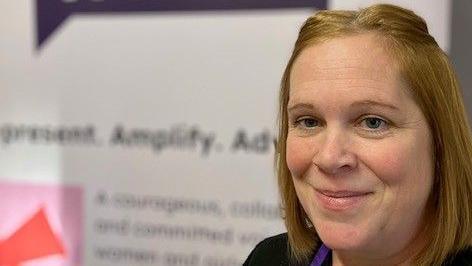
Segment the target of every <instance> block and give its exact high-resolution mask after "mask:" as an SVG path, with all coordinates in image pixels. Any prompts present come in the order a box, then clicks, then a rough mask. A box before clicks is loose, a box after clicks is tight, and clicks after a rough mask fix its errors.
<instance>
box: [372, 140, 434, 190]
mask: <svg viewBox="0 0 472 266" xmlns="http://www.w3.org/2000/svg"><path fill="white" fill-rule="evenodd" d="M415 140H416V141H415ZM373 148H374V147H373ZM365 154H368V155H369V156H368V158H367V157H366V158H364V159H365V161H366V164H367V165H369V166H370V168H371V170H373V171H374V172H375V173H376V175H377V177H378V178H380V179H381V180H382V181H383V182H384V183H385V184H387V185H388V184H391V185H394V184H412V183H413V184H418V183H421V182H426V181H428V180H429V179H431V178H432V177H431V176H432V166H431V165H432V162H431V160H432V159H431V157H430V148H429V146H428V143H427V142H426V141H418V139H408V138H405V139H402V140H401V141H394V142H390V143H383V144H381V147H377V146H376V148H374V149H370V151H368V152H366V153H365Z"/></svg>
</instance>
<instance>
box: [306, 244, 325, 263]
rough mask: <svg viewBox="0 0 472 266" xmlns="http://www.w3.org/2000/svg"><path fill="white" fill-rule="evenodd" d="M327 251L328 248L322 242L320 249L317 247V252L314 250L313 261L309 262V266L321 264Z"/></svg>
mask: <svg viewBox="0 0 472 266" xmlns="http://www.w3.org/2000/svg"><path fill="white" fill-rule="evenodd" d="M329 252H330V249H329V248H328V247H327V246H325V245H324V244H322V245H321V247H320V249H318V252H316V255H315V257H314V258H313V261H312V262H311V263H310V266H321V265H322V264H323V261H324V260H325V259H326V256H328V253H329Z"/></svg>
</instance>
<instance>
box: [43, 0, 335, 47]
mask: <svg viewBox="0 0 472 266" xmlns="http://www.w3.org/2000/svg"><path fill="white" fill-rule="evenodd" d="M301 7H310V8H317V9H326V8H327V0H36V12H37V14H36V16H37V22H36V23H37V39H36V40H37V42H36V47H37V49H39V48H41V46H42V45H43V44H44V43H45V41H46V40H47V39H48V37H49V36H50V35H51V34H52V33H53V32H54V31H55V30H56V29H57V28H58V27H59V26H60V25H61V24H62V22H64V21H65V20H66V19H67V18H68V17H69V16H71V15H73V14H84V13H86V14H93V13H95V14H109V13H137V12H147V13H149V12H166V11H167V12H169V11H205V10H207V11H208V10H244V9H247V10H249V9H281V8H301Z"/></svg>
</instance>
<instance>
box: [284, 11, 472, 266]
mask: <svg viewBox="0 0 472 266" xmlns="http://www.w3.org/2000/svg"><path fill="white" fill-rule="evenodd" d="M366 32H374V33H377V35H378V36H379V37H380V39H381V40H383V41H382V44H384V45H385V46H386V48H388V50H389V53H391V55H392V56H393V58H394V60H395V61H396V63H397V64H398V66H399V69H400V74H401V77H402V78H403V79H404V80H405V82H406V83H407V84H408V89H409V90H410V93H411V95H412V96H413V98H414V100H415V102H416V103H417V104H418V106H419V107H420V109H421V110H422V112H423V114H424V116H425V117H426V120H427V122H428V124H429V127H430V130H431V134H432V138H433V151H434V154H432V158H433V160H434V162H435V166H434V174H435V176H434V178H435V179H434V184H433V188H432V191H431V197H430V199H429V202H428V205H429V206H430V208H428V220H427V221H426V222H427V223H428V226H427V230H426V232H427V236H426V237H427V240H428V241H427V246H426V247H425V248H424V249H422V250H421V252H420V253H419V254H417V256H416V258H415V262H416V264H418V265H439V264H441V263H443V262H444V261H445V260H446V258H447V257H448V256H449V255H454V254H455V253H457V252H458V251H460V250H461V249H463V248H465V247H467V246H469V245H472V199H471V198H470V197H471V196H472V161H471V158H472V138H471V134H470V129H469V125H468V122H467V117H466V114H465V108H464V105H463V102H462V97H461V92H460V88H459V84H458V82H457V79H456V77H455V74H454V71H453V69H452V66H451V64H450V63H449V60H448V58H447V55H446V54H445V53H444V52H443V51H442V50H441V48H440V47H439V46H438V44H437V43H436V41H435V40H434V38H433V37H432V36H431V35H430V34H429V33H428V28H427V25H426V23H425V21H424V20H423V19H422V18H421V17H419V16H417V15H416V14H415V13H413V12H412V11H410V10H407V9H403V8H400V7H396V6H393V5H386V4H380V5H373V6H370V7H367V8H364V9H361V10H359V11H320V12H318V13H316V14H315V15H313V16H311V17H309V18H308V19H307V20H306V22H305V23H304V25H303V26H302V28H301V29H300V32H299V35H298V39H297V41H296V43H295V47H294V50H293V53H292V56H291V58H290V60H289V62H288V64H287V67H286V69H285V72H284V75H283V78H282V84H281V89H280V100H279V118H278V122H279V136H278V140H279V141H278V143H277V158H276V169H277V175H278V183H279V190H280V194H281V200H282V208H283V213H284V219H285V224H286V227H287V231H288V239H289V246H290V251H291V254H292V257H293V259H295V260H297V261H299V262H301V261H307V260H308V259H309V258H310V257H311V256H312V254H313V252H314V251H315V249H316V248H317V246H319V244H320V241H319V239H318V237H317V234H316V231H315V229H314V228H313V226H312V225H311V224H310V222H309V219H308V217H307V215H306V213H305V212H304V210H303V208H302V206H301V204H300V202H299V200H298V198H297V196H296V193H295V188H294V184H293V181H292V178H291V174H290V171H289V169H288V167H287V163H286V140H287V129H288V118H287V103H288V100H289V90H290V87H289V85H290V73H291V69H292V66H293V63H294V61H295V60H296V59H297V57H298V56H299V55H300V53H301V52H302V51H303V50H304V49H305V48H307V47H309V46H312V45H315V44H317V43H320V42H323V41H325V40H328V39H333V38H336V37H342V36H347V35H352V34H360V33H366Z"/></svg>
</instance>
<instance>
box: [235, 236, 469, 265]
mask: <svg viewBox="0 0 472 266" xmlns="http://www.w3.org/2000/svg"><path fill="white" fill-rule="evenodd" d="M310 262H311V261H308V262H306V263H302V264H296V263H294V262H290V260H289V256H288V239H287V234H286V233H285V234H280V235H276V236H272V237H269V238H266V239H264V240H263V241H261V242H260V243H259V244H257V246H256V247H255V248H254V249H253V250H252V252H251V254H249V257H248V258H247V259H246V261H245V262H244V264H243V265H244V266H307V265H309V264H310ZM323 266H331V256H328V258H327V259H326V260H325V261H324V262H323ZM443 266H472V247H470V248H468V249H465V250H463V251H462V252H460V253H459V254H457V255H456V256H453V257H450V258H449V259H448V260H447V262H446V263H444V264H443Z"/></svg>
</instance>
